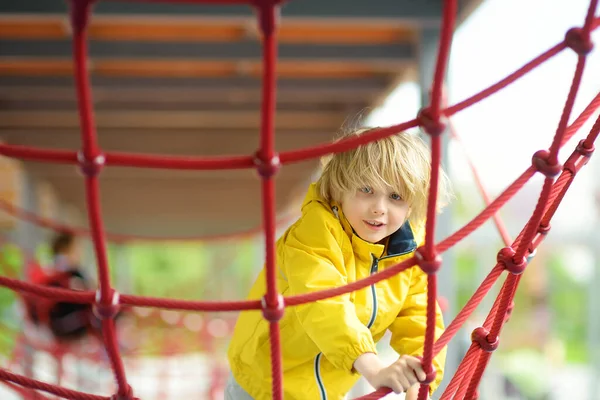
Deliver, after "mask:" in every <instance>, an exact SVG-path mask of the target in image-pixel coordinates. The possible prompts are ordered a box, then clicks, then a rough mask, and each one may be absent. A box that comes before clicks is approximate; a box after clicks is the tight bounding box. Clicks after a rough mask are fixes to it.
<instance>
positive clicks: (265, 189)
mask: <svg viewBox="0 0 600 400" xmlns="http://www.w3.org/2000/svg"><path fill="white" fill-rule="evenodd" d="M257 7H258V13H259V16H258V18H259V25H260V29H261V32H262V34H263V76H262V84H263V87H262V108H261V139H260V150H259V152H258V154H257V162H258V171H259V173H260V175H261V176H262V198H263V219H264V227H265V252H266V266H265V270H266V271H265V276H266V285H267V293H266V295H265V298H264V299H263V300H264V301H263V314H264V316H265V318H266V319H267V320H268V321H269V334H270V345H271V368H272V391H273V399H275V400H282V399H283V385H282V380H283V376H282V366H281V343H280V332H279V319H280V318H281V317H282V316H283V301H282V299H281V297H280V296H279V294H278V292H277V281H276V274H275V272H276V270H275V183H274V176H275V173H276V172H277V169H278V168H279V158H278V157H277V156H276V154H275V143H274V142H275V140H274V131H275V126H274V125H275V109H276V98H275V90H276V81H277V76H276V63H277V40H276V11H277V10H276V4H275V1H274V0H268V1H267V0H265V1H262V2H259V3H258V4H257Z"/></svg>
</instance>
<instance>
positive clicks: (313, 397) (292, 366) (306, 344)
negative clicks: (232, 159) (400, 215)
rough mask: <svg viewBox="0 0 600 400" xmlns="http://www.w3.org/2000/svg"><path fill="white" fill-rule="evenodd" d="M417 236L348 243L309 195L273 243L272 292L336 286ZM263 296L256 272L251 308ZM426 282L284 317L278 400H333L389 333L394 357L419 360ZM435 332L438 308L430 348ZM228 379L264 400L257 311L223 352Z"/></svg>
mask: <svg viewBox="0 0 600 400" xmlns="http://www.w3.org/2000/svg"><path fill="white" fill-rule="evenodd" d="M422 236H423V235H422V233H418V234H417V235H413V230H412V228H411V226H410V225H409V224H408V223H406V224H405V225H404V226H403V227H401V228H400V229H399V230H398V231H397V232H395V233H394V234H392V235H391V236H390V237H389V239H388V243H387V245H386V246H384V245H382V244H372V243H369V242H366V241H364V240H362V239H360V238H359V237H358V236H356V235H355V234H354V233H353V231H352V228H351V226H350V224H349V223H348V221H347V220H346V219H345V218H344V216H343V215H342V210H341V207H339V206H338V205H336V204H327V203H326V202H325V201H324V200H323V199H322V198H321V197H320V196H319V194H318V191H317V189H316V186H315V185H314V184H313V185H311V186H310V188H309V191H308V194H307V195H306V198H305V200H304V203H303V205H302V216H301V217H300V218H299V219H298V221H296V222H295V223H294V224H293V225H292V226H291V227H290V228H288V230H287V231H286V232H285V233H284V235H283V236H282V237H281V238H280V239H279V240H278V241H277V248H276V251H277V267H278V271H277V288H278V290H279V291H280V292H281V293H283V295H284V296H291V295H297V294H302V293H308V292H314V291H318V290H323V289H328V288H332V287H338V286H342V285H345V284H347V283H349V282H353V281H356V280H359V279H362V278H365V277H367V276H369V275H371V274H373V273H375V272H377V271H382V270H384V269H386V268H390V267H392V266H394V265H396V264H398V263H399V262H401V261H403V260H405V259H407V258H408V257H410V256H411V255H412V254H413V253H414V250H415V249H416V247H417V240H415V239H419V240H418V242H420V241H421V240H420V239H421V238H422ZM265 293H266V283H265V273H264V269H263V271H261V273H260V274H259V276H258V278H257V280H256V282H255V283H254V286H253V287H252V289H251V291H250V295H249V298H250V299H260V298H261V297H262V296H264V294H265ZM426 305H427V275H426V274H425V273H423V272H422V271H421V269H420V268H419V267H418V266H414V267H412V268H409V269H407V270H405V271H403V272H401V273H400V274H398V275H395V276H393V277H392V278H390V279H388V280H384V281H381V282H378V283H377V284H375V285H373V286H370V287H367V288H365V289H362V290H359V291H357V292H353V293H349V294H345V295H342V296H337V297H334V298H329V299H325V300H320V301H317V302H314V303H308V304H303V305H300V306H296V307H289V308H286V312H285V315H284V317H283V318H282V319H281V320H280V332H281V343H282V345H281V351H282V359H283V361H282V362H283V364H282V365H283V387H284V399H285V400H300V399H303V400H304V399H308V400H318V399H321V400H324V399H327V400H338V399H342V398H344V396H345V395H346V394H347V393H348V391H349V390H350V389H351V388H352V386H353V385H354V384H355V383H356V381H357V380H358V378H359V374H358V373H357V372H356V371H355V370H354V369H353V364H354V361H355V360H356V358H357V357H358V356H360V355H361V354H364V353H367V352H372V353H377V351H376V348H375V343H377V341H378V340H380V339H381V338H382V336H383V335H384V334H385V332H386V331H387V330H388V329H389V330H390V331H391V334H392V337H391V346H392V347H393V348H394V350H396V351H397V352H398V353H399V354H401V355H403V354H408V355H415V356H417V355H422V352H423V341H424V336H425V325H426ZM443 329H444V325H443V320H442V315H441V311H440V309H439V307H437V319H436V338H437V337H439V336H440V335H441V333H442V331H443ZM228 357H229V363H230V367H231V371H232V374H233V377H234V378H235V380H236V381H237V382H238V384H239V385H240V386H241V387H242V388H244V389H245V390H246V391H247V392H248V393H249V394H250V396H252V397H253V398H254V399H255V400H271V399H272V394H271V393H272V391H271V381H272V380H271V361H270V347H269V323H268V322H267V321H266V320H264V319H263V316H262V313H261V312H260V311H244V312H242V313H241V314H240V317H239V319H238V321H237V324H236V327H235V330H234V333H233V338H232V341H231V343H230V346H229V351H228ZM444 362H445V349H444V350H443V351H442V352H441V353H440V354H439V355H438V356H437V357H436V358H435V360H434V366H435V368H436V370H437V372H438V373H437V378H436V380H435V382H434V383H432V385H431V389H432V391H433V390H435V389H436V388H437V387H438V385H439V383H440V381H441V380H442V375H443V366H444Z"/></svg>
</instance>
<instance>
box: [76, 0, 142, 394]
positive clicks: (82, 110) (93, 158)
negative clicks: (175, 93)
mask: <svg viewBox="0 0 600 400" xmlns="http://www.w3.org/2000/svg"><path fill="white" fill-rule="evenodd" d="M91 8H92V1H91V0H72V1H71V8H70V15H71V24H72V28H73V62H74V74H75V87H76V91H77V100H78V102H77V103H78V107H79V118H80V123H81V141H82V148H83V149H82V159H80V163H81V166H82V172H83V173H84V175H85V188H86V200H87V205H88V219H89V221H90V227H91V233H92V239H93V243H94V249H95V254H96V261H97V270H98V281H99V284H100V298H99V299H97V302H98V303H99V304H100V305H104V306H106V307H111V306H113V304H112V303H113V294H114V291H113V289H112V288H111V283H110V274H109V268H108V259H107V254H106V242H105V238H104V234H103V232H104V228H103V220H102V212H101V207H100V189H99V183H98V174H99V172H100V168H101V166H102V164H103V160H102V155H101V153H100V149H99V147H98V143H97V136H96V130H95V123H94V114H93V108H92V100H91V85H90V80H89V75H88V50H87V26H88V21H89V19H90V15H91ZM113 316H114V315H113ZM102 333H103V338H104V341H105V346H106V349H107V352H108V356H109V359H110V362H111V365H112V367H113V371H114V374H115V379H116V381H117V384H118V387H119V388H118V392H119V394H120V395H122V396H128V395H130V394H131V388H130V387H129V385H128V384H127V378H126V376H125V368H124V366H123V361H122V360H121V357H120V354H119V350H118V346H117V338H116V333H115V329H114V320H113V319H112V318H104V319H103V320H102Z"/></svg>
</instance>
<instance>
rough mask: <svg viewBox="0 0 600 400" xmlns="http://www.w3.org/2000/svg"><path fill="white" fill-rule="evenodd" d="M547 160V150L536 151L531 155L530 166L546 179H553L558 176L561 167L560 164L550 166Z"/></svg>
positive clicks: (548, 155)
mask: <svg viewBox="0 0 600 400" xmlns="http://www.w3.org/2000/svg"><path fill="white" fill-rule="evenodd" d="M549 158H550V152H549V151H548V150H538V151H536V152H535V153H534V154H533V157H532V158H531V164H532V165H533V167H534V168H535V170H536V171H538V172H540V173H541V174H543V175H545V176H546V178H554V177H555V176H556V175H558V174H560V171H562V168H563V167H562V165H560V163H556V164H554V165H550V163H549Z"/></svg>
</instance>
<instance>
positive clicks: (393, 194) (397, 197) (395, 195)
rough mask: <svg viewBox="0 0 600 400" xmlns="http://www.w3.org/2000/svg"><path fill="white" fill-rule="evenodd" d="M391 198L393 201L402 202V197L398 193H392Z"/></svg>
mask: <svg viewBox="0 0 600 400" xmlns="http://www.w3.org/2000/svg"><path fill="white" fill-rule="evenodd" d="M390 197H391V198H392V200H402V197H400V195H399V194H398V193H392V194H391V195H390Z"/></svg>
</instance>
